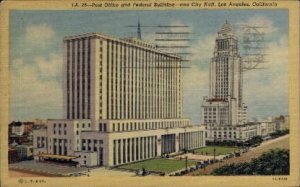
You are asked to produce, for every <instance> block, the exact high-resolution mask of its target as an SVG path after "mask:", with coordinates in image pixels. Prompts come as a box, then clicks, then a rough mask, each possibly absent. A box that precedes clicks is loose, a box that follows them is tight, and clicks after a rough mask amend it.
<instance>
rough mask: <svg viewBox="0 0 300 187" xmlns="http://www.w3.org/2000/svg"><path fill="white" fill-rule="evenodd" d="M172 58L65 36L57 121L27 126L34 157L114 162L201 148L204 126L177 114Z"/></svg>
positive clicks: (178, 77) (133, 45)
mask: <svg viewBox="0 0 300 187" xmlns="http://www.w3.org/2000/svg"><path fill="white" fill-rule="evenodd" d="M180 60H181V59H180V57H179V56H174V55H169V54H166V53H163V52H161V51H159V50H157V49H156V48H155V47H154V46H153V45H150V44H147V43H145V42H143V41H141V40H137V39H126V40H122V39H118V38H115V37H112V36H107V35H104V34H99V33H88V34H83V35H76V36H68V37H65V38H64V82H63V100H64V105H63V106H64V117H65V119H62V120H48V122H47V129H41V130H35V131H34V147H35V155H36V158H38V154H41V153H48V154H53V155H65V156H75V157H76V158H75V159H73V161H77V162H79V163H80V165H86V166H116V165H120V164H125V163H129V162H135V161H140V160H145V159H149V158H153V157H157V156H161V155H164V154H170V153H175V152H180V151H184V150H187V149H195V148H198V147H203V146H205V134H204V132H205V129H204V126H193V125H191V122H190V120H189V119H185V118H183V117H182V69H181V61H180ZM41 145H43V147H42V146H41Z"/></svg>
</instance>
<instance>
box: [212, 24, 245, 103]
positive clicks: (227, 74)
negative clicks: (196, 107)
mask: <svg viewBox="0 0 300 187" xmlns="http://www.w3.org/2000/svg"><path fill="white" fill-rule="evenodd" d="M241 67H242V66H241V57H240V56H239V53H238V40H237V37H236V36H235V35H234V33H233V31H232V28H231V26H230V24H229V23H228V22H227V21H226V23H225V24H224V25H223V26H222V28H221V30H220V31H219V32H218V36H217V38H216V42H215V49H214V54H213V57H212V59H211V63H210V80H209V81H210V85H209V86H210V94H209V97H210V98H218V99H224V100H227V99H228V97H230V98H235V99H237V102H238V105H239V106H241V104H242V69H241Z"/></svg>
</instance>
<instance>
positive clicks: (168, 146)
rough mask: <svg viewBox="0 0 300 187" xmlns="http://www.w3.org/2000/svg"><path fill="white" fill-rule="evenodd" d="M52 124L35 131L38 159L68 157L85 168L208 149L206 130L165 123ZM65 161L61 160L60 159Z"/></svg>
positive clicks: (176, 122) (76, 121) (66, 121)
mask: <svg viewBox="0 0 300 187" xmlns="http://www.w3.org/2000/svg"><path fill="white" fill-rule="evenodd" d="M90 124H91V123H90V120H49V121H48V124H47V128H44V129H38V130H34V131H33V133H34V145H33V146H34V155H35V159H39V158H40V156H41V155H43V154H45V153H46V154H51V155H52V156H53V155H64V156H66V158H70V160H73V161H77V162H79V163H80V165H85V166H116V165H120V164H125V163H130V162H135V161H140V160H145V159H150V158H154V157H158V156H161V155H166V154H171V153H175V152H181V151H184V150H190V149H195V148H199V147H203V146H205V135H204V131H205V129H204V126H192V125H191V124H190V123H189V120H187V119H182V121H181V123H178V120H174V119H170V120H168V119H165V120H157V121H155V120H146V121H145V120H115V121H109V122H108V123H103V124H101V126H100V127H99V128H98V129H92V128H91V125H90ZM57 158H61V157H57Z"/></svg>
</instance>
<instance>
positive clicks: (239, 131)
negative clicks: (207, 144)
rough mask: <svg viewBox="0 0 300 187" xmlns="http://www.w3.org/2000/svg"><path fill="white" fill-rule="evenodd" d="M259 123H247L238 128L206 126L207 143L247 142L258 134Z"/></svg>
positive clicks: (237, 126)
mask: <svg viewBox="0 0 300 187" xmlns="http://www.w3.org/2000/svg"><path fill="white" fill-rule="evenodd" d="M258 127H259V123H246V124H243V125H236V126H231V125H227V126H215V125H206V127H205V128H206V140H207V141H227V140H232V141H242V142H245V141H247V140H249V139H251V138H252V137H253V136H256V135H259V134H258Z"/></svg>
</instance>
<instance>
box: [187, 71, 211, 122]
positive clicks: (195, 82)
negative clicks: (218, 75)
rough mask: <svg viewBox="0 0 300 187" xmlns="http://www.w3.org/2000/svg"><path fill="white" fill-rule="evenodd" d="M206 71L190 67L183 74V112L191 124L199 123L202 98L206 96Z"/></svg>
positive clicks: (207, 81)
mask: <svg viewBox="0 0 300 187" xmlns="http://www.w3.org/2000/svg"><path fill="white" fill-rule="evenodd" d="M208 74H209V71H208V69H200V68H199V67H197V66H191V67H190V68H189V69H186V70H184V74H183V105H184V106H183V110H184V111H183V112H184V115H185V117H188V118H190V119H191V120H192V122H193V123H199V121H200V111H201V103H202V98H203V96H206V95H208V84H209V80H208Z"/></svg>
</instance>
